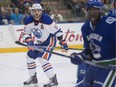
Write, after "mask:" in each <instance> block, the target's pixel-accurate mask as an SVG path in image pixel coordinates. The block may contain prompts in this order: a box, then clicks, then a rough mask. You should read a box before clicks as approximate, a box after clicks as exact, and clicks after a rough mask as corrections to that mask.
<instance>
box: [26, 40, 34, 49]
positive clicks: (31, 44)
mask: <svg viewBox="0 0 116 87" xmlns="http://www.w3.org/2000/svg"><path fill="white" fill-rule="evenodd" d="M25 42H26V43H27V47H28V49H30V50H34V41H33V39H32V38H27V39H26V40H25Z"/></svg>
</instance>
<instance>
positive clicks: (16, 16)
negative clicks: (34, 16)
mask: <svg viewBox="0 0 116 87" xmlns="http://www.w3.org/2000/svg"><path fill="white" fill-rule="evenodd" d="M23 19H24V16H23V15H22V14H20V13H19V9H18V8H15V9H14V13H13V14H12V15H11V21H12V24H15V25H20V24H23Z"/></svg>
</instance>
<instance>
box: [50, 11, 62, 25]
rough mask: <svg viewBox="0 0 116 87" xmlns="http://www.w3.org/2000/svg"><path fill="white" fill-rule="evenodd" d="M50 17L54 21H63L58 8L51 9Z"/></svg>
mask: <svg viewBox="0 0 116 87" xmlns="http://www.w3.org/2000/svg"><path fill="white" fill-rule="evenodd" d="M51 18H52V19H53V20H54V21H55V22H56V23H59V22H62V21H63V16H62V15H61V14H60V13H58V10H53V13H52V14H51Z"/></svg>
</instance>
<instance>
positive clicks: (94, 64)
mask: <svg viewBox="0 0 116 87" xmlns="http://www.w3.org/2000/svg"><path fill="white" fill-rule="evenodd" d="M18 44H19V43H18ZM19 45H23V46H26V47H27V45H25V44H22V43H21V44H19ZM37 47H38V46H37ZM37 47H36V46H35V47H34V50H37V51H41V52H48V53H52V54H55V55H58V56H62V57H65V58H71V56H68V55H64V54H61V53H57V52H53V51H47V50H44V49H42V46H40V49H39V48H37ZM48 48H49V47H48ZM51 48H52V47H51ZM81 60H82V62H84V63H86V64H89V65H92V66H96V67H100V68H105V69H112V70H116V67H112V66H107V65H102V64H97V63H94V62H92V61H88V60H84V59H83V58H81Z"/></svg>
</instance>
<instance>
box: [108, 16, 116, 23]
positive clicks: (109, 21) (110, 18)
mask: <svg viewBox="0 0 116 87" xmlns="http://www.w3.org/2000/svg"><path fill="white" fill-rule="evenodd" d="M115 21H116V18H114V17H110V16H107V17H106V23H108V24H112V23H114V22H115Z"/></svg>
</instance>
